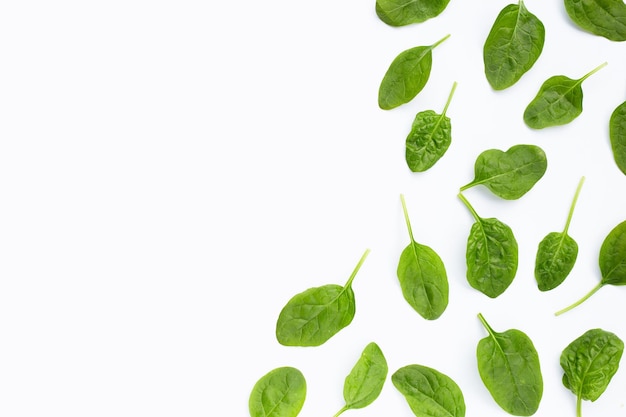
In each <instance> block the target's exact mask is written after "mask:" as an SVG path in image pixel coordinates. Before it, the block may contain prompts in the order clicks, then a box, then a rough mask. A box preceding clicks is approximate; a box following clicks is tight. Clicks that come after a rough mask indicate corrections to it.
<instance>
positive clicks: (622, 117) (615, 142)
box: [609, 101, 626, 175]
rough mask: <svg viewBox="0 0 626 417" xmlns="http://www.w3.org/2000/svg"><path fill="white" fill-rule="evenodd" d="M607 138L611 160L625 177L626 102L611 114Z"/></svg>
mask: <svg viewBox="0 0 626 417" xmlns="http://www.w3.org/2000/svg"><path fill="white" fill-rule="evenodd" d="M609 138H610V139H611V149H612V150H613V159H615V163H616V164H617V167H618V168H619V169H620V171H622V172H623V173H624V174H625V175H626V101H625V102H623V103H622V104H620V105H619V106H617V108H616V109H615V110H614V111H613V113H612V114H611V120H610V122H609Z"/></svg>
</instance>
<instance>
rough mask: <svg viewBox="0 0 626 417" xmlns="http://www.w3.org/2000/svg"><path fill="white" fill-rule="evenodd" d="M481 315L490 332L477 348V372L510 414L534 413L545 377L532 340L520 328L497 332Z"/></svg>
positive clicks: (528, 414) (539, 400)
mask: <svg viewBox="0 0 626 417" xmlns="http://www.w3.org/2000/svg"><path fill="white" fill-rule="evenodd" d="M478 317H479V318H480V321H481V322H482V323H483V326H484V327H485V329H486V330H487V332H488V333H489V336H487V337H485V338H484V339H481V340H480V341H479V342H478V347H477V348H476V358H477V360H478V371H479V373H480V378H481V379H482V381H483V383H484V384H485V387H486V388H487V390H489V392H490V393H491V396H492V397H493V399H494V400H495V401H496V403H498V405H499V406H500V407H501V408H502V409H503V410H504V411H506V412H507V413H509V414H512V415H514V416H530V415H533V414H535V412H536V411H537V409H538V408H539V403H540V402H541V397H542V395H543V377H542V375H541V366H540V363H539V355H538V353H537V350H536V349H535V346H534V344H533V342H532V340H530V338H529V337H528V336H527V335H526V334H525V333H524V332H522V331H520V330H517V329H510V330H507V331H505V332H501V333H499V332H496V331H494V330H493V329H492V328H491V326H489V324H488V323H487V321H486V320H485V318H484V317H483V316H482V314H479V315H478Z"/></svg>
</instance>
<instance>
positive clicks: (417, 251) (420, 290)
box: [397, 195, 449, 320]
mask: <svg viewBox="0 0 626 417" xmlns="http://www.w3.org/2000/svg"><path fill="white" fill-rule="evenodd" d="M400 199H401V201H402V209H403V210H404V218H405V221H406V225H407V229H408V230H409V237H410V239H411V243H409V245H408V246H407V247H406V248H405V249H404V250H403V251H402V254H401V255H400V261H399V262H398V271H397V273H398V279H399V281H400V287H401V288H402V295H403V296H404V299H405V300H406V301H407V302H408V303H409V305H410V306H411V307H413V309H414V310H415V311H417V312H418V313H419V314H420V315H421V316H422V317H424V318H425V319H427V320H435V319H437V318H439V316H441V315H442V314H443V312H444V311H445V309H446V307H447V306H448V292H449V290H448V276H447V274H446V268H445V266H444V264H443V261H442V260H441V258H440V257H439V255H437V253H436V252H435V251H434V250H432V249H431V248H430V247H428V246H425V245H421V244H419V243H417V242H416V241H415V239H414V238H413V231H412V230H411V223H410V221H409V215H408V212H407V209H406V203H405V201H404V196H403V195H401V196H400Z"/></svg>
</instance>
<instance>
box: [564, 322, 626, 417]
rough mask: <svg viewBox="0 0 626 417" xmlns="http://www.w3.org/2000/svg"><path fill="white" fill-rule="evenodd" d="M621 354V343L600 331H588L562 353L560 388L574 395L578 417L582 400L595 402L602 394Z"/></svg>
mask: <svg viewBox="0 0 626 417" xmlns="http://www.w3.org/2000/svg"><path fill="white" fill-rule="evenodd" d="M623 352H624V342H622V340H621V339H620V338H619V337H617V336H616V335H615V334H613V333H611V332H607V331H606V330H602V329H592V330H588V331H587V332H585V333H584V334H583V335H582V336H580V337H578V338H577V339H576V340H574V341H573V342H572V343H570V344H569V345H568V346H567V347H566V348H565V349H564V350H563V352H562V353H561V360H560V362H561V368H563V371H564V374H563V385H564V386H565V388H567V389H569V390H570V391H572V392H573V393H574V395H576V410H577V413H576V415H577V416H578V417H580V416H581V414H582V413H581V408H582V400H586V401H595V400H597V399H598V398H599V397H600V395H602V393H603V392H604V391H605V390H606V388H607V387H608V385H609V383H610V382H611V379H612V378H613V375H615V373H616V372H617V369H618V368H619V362H620V359H621V358H622V353H623Z"/></svg>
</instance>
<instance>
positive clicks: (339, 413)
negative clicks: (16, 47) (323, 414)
mask: <svg viewBox="0 0 626 417" xmlns="http://www.w3.org/2000/svg"><path fill="white" fill-rule="evenodd" d="M347 409H348V406H347V405H344V406H343V407H341V410H339V411H337V414H335V415H334V416H333V417H339V416H340V415H341V414H342V413H343V412H344V411H346V410H347Z"/></svg>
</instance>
